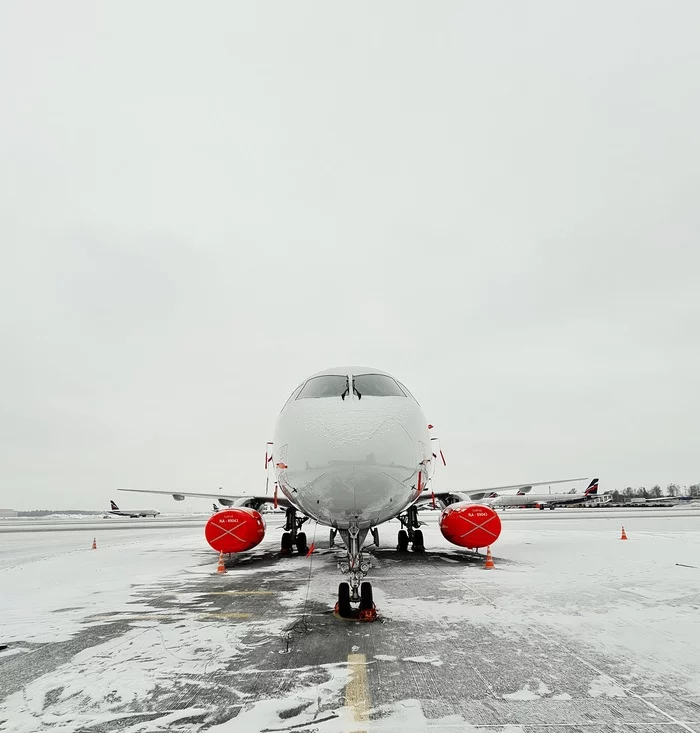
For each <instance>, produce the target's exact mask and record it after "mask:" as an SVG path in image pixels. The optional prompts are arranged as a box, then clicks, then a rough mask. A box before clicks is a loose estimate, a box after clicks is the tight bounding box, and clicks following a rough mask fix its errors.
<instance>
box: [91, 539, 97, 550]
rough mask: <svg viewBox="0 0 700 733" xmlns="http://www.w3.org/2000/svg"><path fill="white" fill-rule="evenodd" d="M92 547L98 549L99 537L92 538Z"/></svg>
mask: <svg viewBox="0 0 700 733" xmlns="http://www.w3.org/2000/svg"><path fill="white" fill-rule="evenodd" d="M92 549H93V550H96V549H97V539H96V538H95V537H93V538H92Z"/></svg>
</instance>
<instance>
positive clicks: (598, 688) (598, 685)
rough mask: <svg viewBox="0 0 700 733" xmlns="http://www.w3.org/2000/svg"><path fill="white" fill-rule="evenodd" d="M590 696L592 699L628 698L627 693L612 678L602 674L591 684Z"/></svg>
mask: <svg viewBox="0 0 700 733" xmlns="http://www.w3.org/2000/svg"><path fill="white" fill-rule="evenodd" d="M588 694H589V695H590V696H591V697H626V694H627V693H626V692H625V690H624V689H623V688H622V687H620V685H618V684H617V682H615V680H614V679H613V678H612V677H608V675H606V674H601V675H600V676H599V677H596V678H595V679H594V680H593V681H592V682H591V684H590V686H589V688H588Z"/></svg>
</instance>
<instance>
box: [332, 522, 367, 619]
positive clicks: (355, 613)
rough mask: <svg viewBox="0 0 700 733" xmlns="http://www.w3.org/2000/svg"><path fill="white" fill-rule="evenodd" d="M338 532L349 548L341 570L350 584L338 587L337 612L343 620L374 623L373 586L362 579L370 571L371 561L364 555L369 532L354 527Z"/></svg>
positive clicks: (341, 563)
mask: <svg viewBox="0 0 700 733" xmlns="http://www.w3.org/2000/svg"><path fill="white" fill-rule="evenodd" d="M338 531H339V532H340V536H341V537H342V538H343V541H344V542H345V546H346V547H347V548H348V554H347V557H346V559H345V560H344V561H341V562H340V563H339V565H340V570H341V572H342V573H343V574H345V575H347V576H348V578H349V581H350V582H349V583H341V584H340V585H339V586H338V602H337V603H336V604H335V612H336V613H337V614H338V616H340V617H341V618H347V619H355V620H358V621H374V620H375V619H376V618H377V609H376V606H375V605H374V600H373V598H372V585H371V583H368V582H366V581H365V582H362V578H364V576H365V575H367V572H368V571H369V560H367V559H365V557H364V555H363V554H362V543H363V542H364V541H365V537H366V536H367V530H366V529H359V528H358V527H357V525H354V526H351V527H350V528H349V529H340V530H338ZM353 603H359V608H357V609H354V608H353V607H352V604H353Z"/></svg>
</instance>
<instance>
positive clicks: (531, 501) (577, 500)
mask: <svg viewBox="0 0 700 733" xmlns="http://www.w3.org/2000/svg"><path fill="white" fill-rule="evenodd" d="M535 485H536V484H535ZM597 495H598V479H597V478H594V479H593V480H592V481H591V483H590V484H588V487H587V488H586V490H585V491H584V492H582V493H578V492H577V491H576V490H573V491H570V492H568V493H566V494H530V493H526V492H525V491H524V490H522V489H521V490H519V491H518V493H517V494H498V493H497V492H493V493H491V494H489V495H488V496H487V497H485V498H484V499H482V503H484V504H487V505H488V506H490V507H501V508H503V509H505V508H506V507H509V506H535V507H537V508H538V509H545V508H549V509H556V507H558V506H564V505H566V504H583V503H584V502H590V501H592V500H593V498H594V497H596V496H597ZM601 498H602V497H601Z"/></svg>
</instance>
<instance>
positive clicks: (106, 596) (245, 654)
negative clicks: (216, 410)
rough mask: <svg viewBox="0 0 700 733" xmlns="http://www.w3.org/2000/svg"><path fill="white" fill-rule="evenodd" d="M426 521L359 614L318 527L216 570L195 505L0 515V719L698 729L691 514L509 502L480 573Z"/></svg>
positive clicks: (386, 542)
mask: <svg viewBox="0 0 700 733" xmlns="http://www.w3.org/2000/svg"><path fill="white" fill-rule="evenodd" d="M420 516H421V519H422V520H424V521H426V522H427V523H428V526H427V527H426V528H425V535H426V545H427V546H428V549H429V551H428V552H427V553H426V554H425V555H414V554H412V553H408V554H406V555H399V554H398V553H397V552H396V551H395V550H394V549H393V546H394V544H395V542H396V532H397V531H398V524H397V523H391V524H389V525H383V526H382V527H381V528H380V533H381V543H382V547H381V548H380V549H379V550H377V551H376V552H375V554H374V558H373V568H372V571H371V573H370V578H369V579H371V580H372V582H373V585H374V588H375V600H376V602H377V606H378V610H379V612H380V619H379V620H378V621H377V622H375V623H374V624H359V623H356V622H349V621H342V620H339V619H336V618H335V617H334V616H333V615H332V613H331V610H332V607H333V604H334V601H335V598H334V596H335V593H336V590H337V584H338V582H339V580H341V577H340V574H339V573H338V571H337V569H336V565H335V553H334V551H333V550H329V549H328V531H327V529H326V528H322V527H319V528H318V530H317V532H316V537H315V543H316V547H317V552H316V553H315V554H314V555H313V556H312V558H310V559H307V558H302V557H292V558H279V557H278V552H277V549H278V547H279V537H280V531H279V529H278V527H279V522H280V519H279V517H277V516H276V517H274V518H273V519H271V520H270V519H268V531H267V535H266V539H265V540H264V542H263V544H262V545H260V546H259V547H258V548H256V549H255V550H254V551H252V552H251V553H246V554H245V555H242V556H240V557H238V558H236V559H235V560H234V561H232V562H230V563H228V573H227V574H226V575H223V576H221V575H216V574H215V573H214V570H215V567H216V555H215V554H214V553H213V552H212V551H211V550H210V549H209V548H208V546H207V545H206V543H205V541H204V538H203V531H202V525H203V523H204V519H197V520H192V519H190V520H185V521H182V520H181V521H178V520H172V519H161V518H158V519H157V520H140V521H130V520H94V519H91V520H76V521H75V522H74V523H73V525H74V526H73V527H72V528H70V529H68V528H67V525H66V524H65V523H64V524H63V525H62V526H63V528H64V530H65V531H55V530H56V527H55V523H51V522H49V523H44V524H43V525H39V524H34V525H32V527H33V529H32V530H31V531H29V530H25V531H8V530H9V529H10V528H11V527H14V528H15V529H16V527H17V526H18V525H17V523H16V522H15V523H13V522H0V645H2V644H7V645H8V648H7V649H6V650H4V651H0V731H3V732H5V731H7V732H10V731H12V732H13V733H19V732H22V733H25V732H26V733H37V732H38V731H61V732H62V733H88V732H90V733H107V732H108V731H128V732H129V733H155V732H156V731H204V730H210V731H216V733H226V732H231V733H233V732H234V731H236V732H237V733H238V732H242V733H248V732H250V733H255V732H258V731H259V732H262V731H296V732H300V733H311V731H315V732H317V733H339V732H340V731H367V732H368V733H369V732H370V731H373V732H374V731H376V732H380V731H381V732H382V733H388V732H389V731H401V733H413V732H414V731H415V732H418V731H424V730H430V731H435V732H436V733H437V732H438V731H470V730H484V731H508V732H509V733H512V732H515V731H528V732H532V733H535V732H536V733H545V732H546V733H553V732H557V731H561V732H562V733H564V732H566V733H572V732H573V731H586V732H591V731H644V732H645V733H652V732H653V731H664V732H665V733H676V732H680V731H695V732H696V733H700V612H699V611H700V511H698V510H697V509H696V510H693V509H683V508H673V509H653V510H648V509H633V510H616V509H598V510H563V509H560V510H557V511H554V512H549V511H546V512H538V511H532V510H528V511H519V510H509V511H508V512H506V513H505V514H504V515H503V533H502V535H501V539H500V540H499V541H498V542H497V543H496V545H495V546H494V548H493V549H494V556H495V560H496V565H497V568H496V570H494V571H486V570H484V569H483V567H482V566H481V564H480V563H475V562H474V561H473V560H471V559H469V558H468V557H467V556H466V555H465V554H464V553H462V552H461V551H460V550H459V549H458V548H455V547H453V546H452V545H449V543H447V542H446V541H445V540H443V539H442V536H441V535H440V532H439V530H438V528H437V516H438V513H437V512H421V515H420ZM117 522H121V524H118V523H117ZM621 525H624V526H625V529H626V531H627V534H628V536H629V540H628V541H627V542H624V541H621V540H620V539H619V537H620V527H621ZM108 527H109V531H107V528H108ZM307 533H308V534H309V536H310V539H311V537H312V536H313V534H314V526H313V525H312V526H311V528H310V529H309V530H307ZM93 537H96V538H97V544H98V549H97V550H94V551H93V550H91V549H90V547H91V544H92V538H93Z"/></svg>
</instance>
